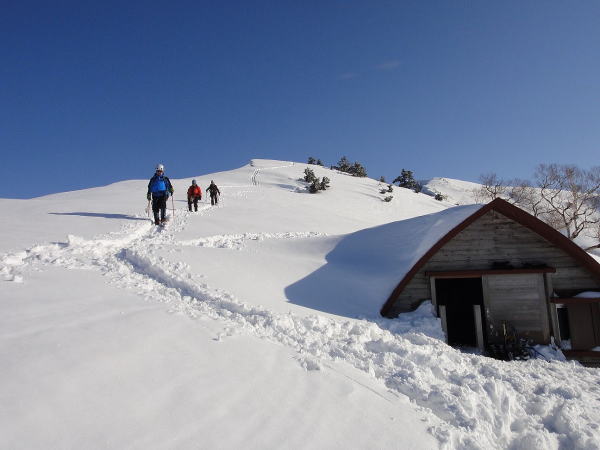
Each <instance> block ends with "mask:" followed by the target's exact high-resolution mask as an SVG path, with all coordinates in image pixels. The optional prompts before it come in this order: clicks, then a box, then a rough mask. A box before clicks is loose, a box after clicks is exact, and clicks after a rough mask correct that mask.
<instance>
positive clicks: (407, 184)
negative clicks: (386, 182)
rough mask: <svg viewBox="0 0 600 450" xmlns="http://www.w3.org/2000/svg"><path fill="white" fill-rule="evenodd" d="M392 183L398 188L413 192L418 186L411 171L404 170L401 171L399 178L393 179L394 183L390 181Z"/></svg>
mask: <svg viewBox="0 0 600 450" xmlns="http://www.w3.org/2000/svg"><path fill="white" fill-rule="evenodd" d="M392 183H397V184H398V186H399V187H403V188H406V189H413V190H414V189H415V188H418V186H417V185H418V184H419V183H417V182H416V181H415V178H414V176H413V173H412V170H404V169H402V172H401V173H400V176H398V177H396V178H394V181H392ZM421 188H422V187H421ZM420 191H421V189H419V190H418V192H420Z"/></svg>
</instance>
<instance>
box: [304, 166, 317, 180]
mask: <svg viewBox="0 0 600 450" xmlns="http://www.w3.org/2000/svg"><path fill="white" fill-rule="evenodd" d="M315 180H317V177H316V175H315V172H314V171H313V170H312V169H309V168H308V167H307V168H306V169H304V181H306V182H307V183H312V182H313V181H315Z"/></svg>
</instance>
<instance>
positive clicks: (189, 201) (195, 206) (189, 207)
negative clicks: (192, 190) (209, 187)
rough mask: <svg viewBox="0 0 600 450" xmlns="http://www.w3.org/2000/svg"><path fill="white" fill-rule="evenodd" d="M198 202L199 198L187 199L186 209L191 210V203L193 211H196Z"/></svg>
mask: <svg viewBox="0 0 600 450" xmlns="http://www.w3.org/2000/svg"><path fill="white" fill-rule="evenodd" d="M198 200H200V197H188V209H189V210H190V211H191V210H192V203H193V204H194V211H198Z"/></svg>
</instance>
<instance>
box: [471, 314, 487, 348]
mask: <svg viewBox="0 0 600 450" xmlns="http://www.w3.org/2000/svg"><path fill="white" fill-rule="evenodd" d="M473 314H474V315H475V332H476V333H477V348H479V350H481V351H483V350H484V349H485V341H484V339H483V332H484V331H483V321H482V319H481V305H473Z"/></svg>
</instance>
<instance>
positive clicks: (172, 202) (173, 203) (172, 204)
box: [171, 195, 175, 217]
mask: <svg viewBox="0 0 600 450" xmlns="http://www.w3.org/2000/svg"><path fill="white" fill-rule="evenodd" d="M171 206H172V207H173V217H175V200H173V196H172V195H171Z"/></svg>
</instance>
